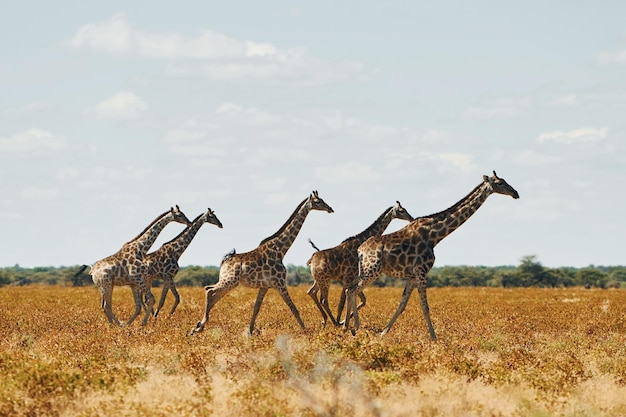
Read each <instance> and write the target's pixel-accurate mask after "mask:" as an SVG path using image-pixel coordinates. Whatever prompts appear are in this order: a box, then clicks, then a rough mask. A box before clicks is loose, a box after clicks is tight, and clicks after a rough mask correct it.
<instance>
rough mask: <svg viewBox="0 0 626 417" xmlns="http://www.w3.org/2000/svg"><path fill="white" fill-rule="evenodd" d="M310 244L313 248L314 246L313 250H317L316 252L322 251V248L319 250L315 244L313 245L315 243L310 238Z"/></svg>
mask: <svg viewBox="0 0 626 417" xmlns="http://www.w3.org/2000/svg"><path fill="white" fill-rule="evenodd" d="M309 243H310V244H311V246H313V249H315V250H316V251H318V252H319V251H320V248H318V247H317V246H315V243H313V241H312V240H311V238H309Z"/></svg>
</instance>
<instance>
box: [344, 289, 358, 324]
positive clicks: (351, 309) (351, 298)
mask: <svg viewBox="0 0 626 417" xmlns="http://www.w3.org/2000/svg"><path fill="white" fill-rule="evenodd" d="M357 291H359V286H358V285H352V286H350V288H348V289H347V290H346V303H347V304H346V319H345V320H344V322H343V329H344V330H348V327H350V319H351V318H354V326H353V327H352V335H353V336H354V335H356V331H357V330H358V329H359V325H360V321H359V311H358V310H357V308H356V293H357Z"/></svg>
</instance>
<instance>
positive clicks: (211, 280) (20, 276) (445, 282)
mask: <svg viewBox="0 0 626 417" xmlns="http://www.w3.org/2000/svg"><path fill="white" fill-rule="evenodd" d="M80 269H81V268H80V266H79V265H76V266H67V267H66V266H62V267H51V266H50V267H35V268H22V267H20V266H19V265H15V266H12V267H8V268H0V287H2V286H5V285H29V284H48V285H70V286H83V285H92V281H91V276H90V275H89V268H87V269H86V270H85V271H82V272H80ZM218 277H219V268H218V267H217V266H187V267H182V268H181V269H180V272H179V273H178V275H177V276H176V285H177V286H179V287H185V286H199V287H200V286H205V285H210V284H215V283H216V282H217V280H218ZM287 280H288V284H289V285H300V284H312V283H313V279H312V277H311V272H310V271H309V268H308V267H306V266H297V265H292V264H290V265H287ZM404 282H405V281H404V280H398V279H393V278H389V277H387V276H384V275H383V276H380V277H379V278H378V279H377V280H376V281H375V282H374V283H373V284H372V285H373V286H376V287H387V286H389V287H392V286H395V287H399V286H404ZM161 285H162V282H161V281H159V280H155V281H154V282H153V286H156V287H159V286H161ZM428 285H429V286H430V287H505V288H515V287H546V288H556V287H574V286H584V287H588V288H626V266H594V265H590V266H588V267H585V268H573V267H561V268H547V267H544V266H543V265H541V263H540V262H539V261H538V260H537V257H536V256H534V255H529V256H524V257H523V258H522V259H521V260H520V264H519V265H518V266H496V267H487V266H442V267H435V268H433V269H432V270H431V271H430V273H429V274H428Z"/></svg>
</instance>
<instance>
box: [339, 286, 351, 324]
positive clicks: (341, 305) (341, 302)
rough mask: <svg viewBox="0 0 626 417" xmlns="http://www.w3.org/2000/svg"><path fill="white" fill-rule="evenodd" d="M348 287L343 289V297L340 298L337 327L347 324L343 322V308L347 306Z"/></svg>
mask: <svg viewBox="0 0 626 417" xmlns="http://www.w3.org/2000/svg"><path fill="white" fill-rule="evenodd" d="M347 289H348V287H346V286H345V285H344V286H342V287H341V295H340V296H339V304H337V325H338V326H339V325H342V324H344V323H345V320H343V321H341V314H342V313H343V308H344V306H345V304H346V290H347Z"/></svg>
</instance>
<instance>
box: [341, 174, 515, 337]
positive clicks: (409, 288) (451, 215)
mask: <svg viewBox="0 0 626 417" xmlns="http://www.w3.org/2000/svg"><path fill="white" fill-rule="evenodd" d="M494 193H497V194H503V195H508V196H511V197H513V198H514V199H518V198H519V194H518V193H517V191H515V189H514V188H513V187H511V186H510V185H509V184H507V182H506V181H505V180H504V179H502V178H499V177H498V176H497V175H496V172H495V171H493V176H492V177H488V176H486V175H483V181H482V182H481V183H480V184H479V185H478V186H476V187H475V188H474V189H473V190H472V191H471V192H470V193H469V194H468V195H467V196H466V197H464V198H463V199H461V200H459V201H458V202H457V203H455V204H454V205H452V206H451V207H449V208H448V209H446V210H444V211H441V212H439V213H435V214H431V215H429V216H423V217H418V218H416V219H415V220H413V221H412V222H410V223H409V224H408V225H406V226H405V227H403V228H402V229H400V230H398V231H396V232H393V233H389V234H387V235H382V236H373V237H371V238H369V239H368V240H366V241H365V242H364V243H363V244H362V245H361V246H359V249H358V254H359V280H358V282H356V283H354V284H353V285H352V286H351V287H350V288H349V289H348V290H346V293H347V294H346V297H347V300H348V301H347V303H348V307H347V312H346V317H347V318H346V321H345V322H344V329H348V327H349V321H350V320H349V318H350V314H351V313H352V314H353V315H354V327H353V328H352V333H353V334H354V333H355V331H356V330H357V329H358V328H359V313H358V309H357V308H356V300H355V297H356V294H357V293H358V292H359V291H362V289H363V288H364V287H365V286H367V285H368V284H369V283H371V282H372V281H374V280H375V279H376V278H377V277H378V276H379V275H380V274H382V273H384V274H386V275H387V276H390V277H392V278H408V279H407V282H406V285H405V287H404V292H403V293H402V298H401V299H400V304H399V305H398V308H397V310H396V312H395V314H394V315H393V317H392V318H391V320H390V321H389V324H387V326H386V327H385V328H384V329H383V331H382V333H381V336H382V335H385V334H386V333H387V332H388V331H389V330H390V329H391V326H393V323H394V322H395V321H396V319H397V318H398V316H399V315H400V314H401V313H402V312H403V311H404V309H405V308H406V305H407V302H408V300H409V297H410V296H411V293H412V292H413V290H414V289H415V288H417V291H418V293H419V297H420V305H421V308H422V313H423V314H424V318H425V319H426V324H427V325H428V330H429V332H430V338H431V339H432V340H436V339H437V336H436V335H435V330H434V328H433V325H432V322H431V320H430V312H429V307H428V301H427V299H426V274H428V272H429V271H430V269H431V268H432V267H433V264H434V263H435V252H434V248H435V246H436V245H437V244H438V243H439V242H440V241H441V240H442V239H443V238H445V237H446V236H448V235H449V234H450V233H452V232H453V231H455V230H456V229H458V228H459V227H460V226H461V225H462V224H463V223H465V221H466V220H467V219H468V218H469V217H470V216H471V215H472V214H474V213H475V212H476V210H478V208H480V206H481V205H482V204H483V203H484V202H485V200H486V199H487V197H489V196H490V195H491V194H494Z"/></svg>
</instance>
